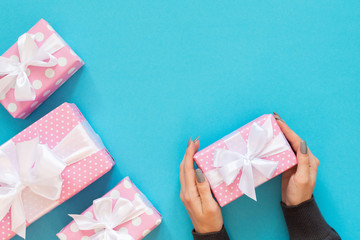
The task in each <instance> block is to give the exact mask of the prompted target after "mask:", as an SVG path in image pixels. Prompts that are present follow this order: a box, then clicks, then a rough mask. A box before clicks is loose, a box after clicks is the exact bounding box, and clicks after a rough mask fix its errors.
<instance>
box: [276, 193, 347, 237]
mask: <svg viewBox="0 0 360 240" xmlns="http://www.w3.org/2000/svg"><path fill="white" fill-rule="evenodd" d="M281 207H282V210H283V213H284V217H285V221H286V225H287V227H288V231H289V236H290V239H291V240H297V239H308V240H320V239H323V240H325V239H326V240H330V239H341V238H340V237H339V235H338V234H337V233H336V232H335V231H334V229H332V228H331V227H330V226H329V225H328V224H327V223H326V221H325V219H324V217H323V216H322V215H321V212H320V210H319V208H318V206H317V204H316V202H315V199H314V196H312V197H311V199H309V200H307V201H305V202H303V203H300V204H299V205H297V206H286V205H285V204H284V203H283V202H281Z"/></svg>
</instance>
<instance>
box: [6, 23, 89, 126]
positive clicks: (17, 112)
mask: <svg viewBox="0 0 360 240" xmlns="http://www.w3.org/2000/svg"><path fill="white" fill-rule="evenodd" d="M28 33H29V34H35V36H36V37H35V42H36V43H37V45H38V47H39V46H41V45H42V44H43V43H44V42H45V41H46V40H47V39H48V38H49V36H50V35H52V34H53V33H55V31H54V29H53V28H52V27H51V26H50V25H49V23H47V22H46V21H45V20H44V19H41V20H40V21H39V22H38V23H37V24H35V26H33V27H32V28H31V29H30V30H29V31H28ZM16 41H17V40H16ZM53 55H54V56H55V57H56V58H57V59H58V64H57V65H56V66H54V67H36V66H29V67H28V70H27V74H28V78H29V80H30V83H31V84H32V86H33V87H34V89H35V93H36V99H35V100H34V101H25V102H20V101H16V100H15V97H14V89H10V90H9V91H8V92H7V94H6V96H0V102H1V104H2V105H3V106H4V107H5V108H6V110H7V111H8V112H9V113H10V114H11V115H12V116H13V117H14V118H21V119H25V118H26V117H27V116H29V115H30V114H31V113H32V112H33V111H34V110H35V109H36V108H37V107H38V106H39V105H40V104H41V103H42V102H44V101H45V100H46V99H47V98H48V97H49V96H50V95H51V94H52V93H54V92H55V91H56V90H57V89H58V88H59V87H60V86H61V85H62V84H63V83H65V82H66V81H67V80H68V79H69V78H70V77H71V76H72V75H73V74H74V73H75V72H76V71H77V70H78V69H79V68H81V67H82V66H83V65H84V62H83V61H82V60H81V59H80V58H79V57H78V56H77V55H76V54H75V53H74V51H73V50H72V49H71V48H70V47H69V46H68V45H67V44H65V46H64V47H63V48H62V49H60V50H59V51H57V52H55V53H54V54H53ZM2 56H3V57H7V58H15V59H17V60H19V51H18V46H17V43H15V44H14V45H13V46H12V47H11V48H10V49H9V50H7V51H6V52H5V53H4V54H3V55H2ZM1 78H2V77H0V81H1Z"/></svg>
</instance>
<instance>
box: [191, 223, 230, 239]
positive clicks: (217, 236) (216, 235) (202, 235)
mask: <svg viewBox="0 0 360 240" xmlns="http://www.w3.org/2000/svg"><path fill="white" fill-rule="evenodd" d="M192 235H193V237H194V240H230V238H229V236H228V234H227V232H226V229H225V227H224V226H223V227H222V229H221V230H220V231H219V232H211V233H197V232H195V229H193V231H192Z"/></svg>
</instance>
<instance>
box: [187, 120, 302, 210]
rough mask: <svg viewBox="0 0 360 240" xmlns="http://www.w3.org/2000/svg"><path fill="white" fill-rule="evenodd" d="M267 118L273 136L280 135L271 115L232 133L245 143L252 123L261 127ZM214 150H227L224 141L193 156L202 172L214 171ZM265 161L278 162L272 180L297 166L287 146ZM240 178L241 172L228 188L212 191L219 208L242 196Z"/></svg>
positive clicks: (217, 142) (221, 186)
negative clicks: (285, 149) (238, 135)
mask: <svg viewBox="0 0 360 240" xmlns="http://www.w3.org/2000/svg"><path fill="white" fill-rule="evenodd" d="M269 116H270V117H271V122H272V126H273V131H274V135H275V136H276V135H278V134H280V132H281V130H280V127H279V125H278V124H277V122H276V120H275V118H274V117H273V115H271V114H265V115H262V116H261V117H259V118H257V119H255V120H253V121H251V122H250V123H248V124H246V125H245V126H243V127H241V128H239V129H237V130H235V131H234V132H233V133H235V132H240V134H241V136H242V138H243V139H244V140H245V142H246V143H247V140H248V137H249V131H250V129H251V125H252V124H253V123H254V122H257V123H258V124H259V125H262V124H263V123H264V122H265V120H266V119H267V117H269ZM286 143H287V141H286ZM287 144H288V143H287ZM216 148H224V149H228V147H227V146H226V144H225V142H224V140H223V139H220V140H218V141H216V142H215V143H213V144H211V145H210V146H208V147H206V148H204V149H203V150H201V151H199V152H197V153H196V154H195V156H194V159H195V162H196V164H197V165H198V167H199V168H200V169H201V170H202V171H203V172H207V171H210V170H212V169H214V167H213V166H212V163H213V161H212V159H213V156H214V150H215V149H216ZM265 159H267V160H271V161H278V162H279V164H278V166H277V169H276V171H275V173H274V175H273V176H272V178H274V177H276V176H277V175H279V174H281V173H282V172H284V171H286V170H288V169H289V168H291V167H292V166H294V165H296V164H297V160H296V156H295V154H294V152H293V151H292V150H291V148H290V146H289V150H287V151H284V152H281V153H279V154H276V155H272V156H269V157H266V158H265ZM240 176H241V172H240V173H239V175H238V177H237V178H236V179H235V181H234V182H233V183H232V184H230V185H229V186H226V184H225V183H222V184H221V185H220V186H218V187H216V188H215V189H212V192H213V194H214V196H215V198H216V200H217V201H218V203H219V204H220V206H221V207H223V206H225V205H226V204H228V203H230V202H232V201H234V200H235V199H237V198H239V197H240V196H242V195H243V193H242V192H241V190H239V188H238V183H239V181H240ZM258 186H259V185H258Z"/></svg>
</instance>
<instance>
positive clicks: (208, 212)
mask: <svg viewBox="0 0 360 240" xmlns="http://www.w3.org/2000/svg"><path fill="white" fill-rule="evenodd" d="M199 146H200V142H199V141H198V140H197V138H196V139H195V140H194V141H192V140H191V138H190V139H189V141H188V146H187V149H186V153H185V156H184V158H183V161H182V162H181V164H180V183H181V192H180V199H181V201H182V202H183V204H184V206H185V208H186V210H187V212H188V214H189V216H190V219H191V221H192V223H193V225H194V228H195V231H196V232H198V233H210V232H218V231H220V230H221V229H222V227H223V218H222V214H221V210H220V207H219V205H218V204H217V202H216V201H215V200H214V198H213V196H212V194H211V190H210V185H209V182H208V181H207V179H206V178H205V176H204V174H203V173H202V171H201V170H200V169H196V170H195V169H194V154H195V153H196V152H197V150H198V149H199Z"/></svg>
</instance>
